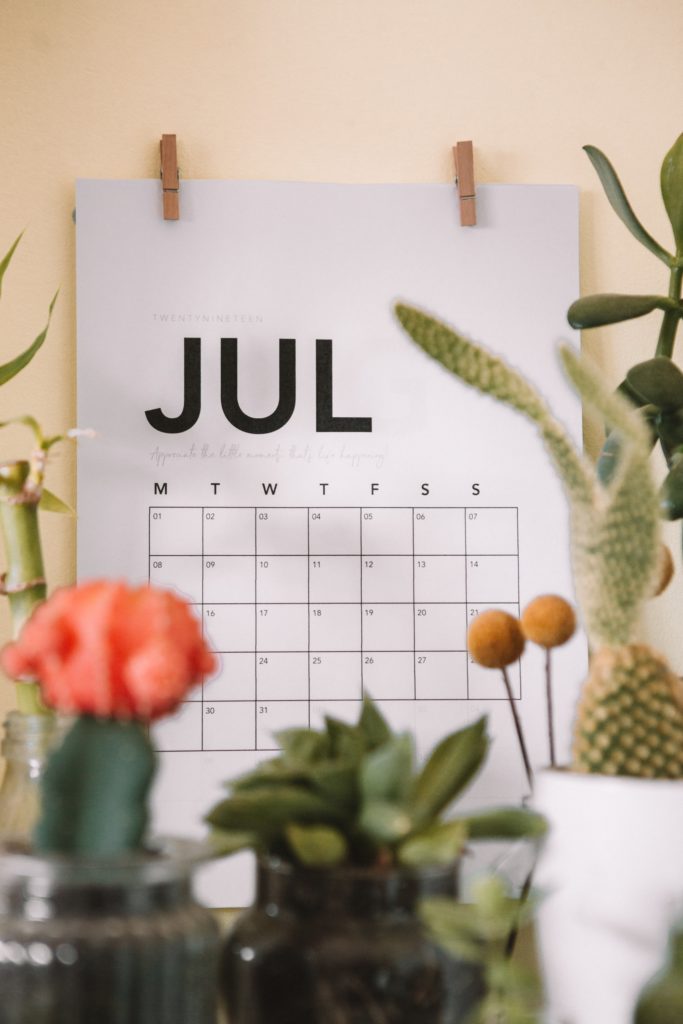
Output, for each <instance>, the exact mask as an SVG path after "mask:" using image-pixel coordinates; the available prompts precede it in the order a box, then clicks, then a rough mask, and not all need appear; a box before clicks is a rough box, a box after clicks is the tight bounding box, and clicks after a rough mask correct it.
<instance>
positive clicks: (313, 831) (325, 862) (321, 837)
mask: <svg viewBox="0 0 683 1024" xmlns="http://www.w3.org/2000/svg"><path fill="white" fill-rule="evenodd" d="M285 835H286V837H287V842H288V843H289V846H290V849H291V850H292V853H294V855H295V857H296V858H297V860H298V861H300V863H301V864H305V865H306V866H307V867H316V868H318V867H319V868H322V867H325V868H329V867H334V866H335V865H336V864H341V863H342V861H343V860H345V859H346V855H347V853H348V847H347V844H346V839H345V838H344V836H343V835H342V834H341V832H338V831H337V830H336V829H334V828H329V827H328V826H326V825H309V826H304V825H290V826H289V827H288V828H287V829H285Z"/></svg>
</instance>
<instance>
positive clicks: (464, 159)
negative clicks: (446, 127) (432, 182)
mask: <svg viewBox="0 0 683 1024" xmlns="http://www.w3.org/2000/svg"><path fill="white" fill-rule="evenodd" d="M453 160H454V161H455V180H456V183H457V185H458V195H459V197H460V224H461V226H462V227H464V228H472V227H474V226H475V225H476V223H477V200H476V197H475V189H474V151H473V149H472V143H471V141H468V142H458V143H457V145H455V146H453Z"/></svg>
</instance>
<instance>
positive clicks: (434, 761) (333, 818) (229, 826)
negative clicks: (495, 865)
mask: <svg viewBox="0 0 683 1024" xmlns="http://www.w3.org/2000/svg"><path fill="white" fill-rule="evenodd" d="M276 738H277V741H278V743H279V745H280V748H281V752H280V753H279V754H278V755H277V756H276V757H274V758H272V759H271V760H269V761H265V762H263V763H262V764H260V765H259V766H258V767H257V768H256V769H254V770H253V771H251V772H249V773H248V774H246V775H243V776H241V777H240V778H238V779H236V780H235V781H233V782H231V783H230V784H229V790H230V792H229V795H228V796H227V797H226V799H224V800H221V801H220V802H219V803H218V804H217V805H216V806H215V807H214V808H213V809H212V810H211V812H210V814H209V816H208V821H209V823H210V825H211V826H212V829H213V837H214V841H215V843H216V847H217V849H218V850H219V851H220V852H222V853H232V852H235V851H237V850H240V849H244V848H251V849H254V850H256V851H257V852H258V853H260V854H263V855H271V856H276V857H280V858H282V859H284V860H287V861H290V862H294V863H297V864H300V865H303V866H306V867H310V868H327V867H333V866H337V865H342V864H352V865H359V866H368V867H376V868H380V869H382V868H391V867H417V866H419V865H423V864H447V863H450V862H453V861H455V859H456V858H457V857H458V856H459V855H460V853H461V852H462V850H463V848H464V847H465V845H466V843H467V841H468V840H469V839H473V840H475V839H489V838H519V837H531V838H533V837H538V836H540V835H542V833H543V831H544V828H545V825H544V821H543V819H542V818H541V817H539V816H538V815H537V814H534V813H533V812H531V811H527V810H525V809H523V808H514V807H510V808H500V809H491V810H484V811H481V812H479V813H475V814H459V815H456V816H451V815H449V816H448V818H446V817H445V812H446V811H447V810H448V809H449V807H450V805H451V804H452V803H453V802H454V801H455V800H456V798H457V797H459V796H460V795H461V793H462V792H463V791H464V789H465V788H466V787H467V786H468V784H469V783H470V782H471V781H472V779H473V778H474V777H475V775H476V774H477V773H478V772H479V770H480V768H481V767H482V765H483V763H484V760H485V758H486V754H487V751H488V748H489V739H488V736H487V733H486V719H485V718H481V719H479V720H478V721H477V722H475V723H474V724H472V725H469V726H466V727H465V728H463V729H460V730H458V731H457V732H453V733H451V734H450V735H448V736H446V737H445V738H444V739H443V740H441V742H440V743H439V744H438V745H437V746H436V747H435V748H434V750H433V751H432V753H431V755H430V756H429V757H428V758H427V760H426V762H425V763H424V765H423V766H422V767H421V768H417V766H416V763H415V754H414V750H413V742H412V738H411V737H410V736H409V735H408V734H405V733H402V734H396V733H395V732H393V731H392V730H391V728H390V727H389V725H388V724H387V722H386V720H385V719H384V717H383V716H382V714H381V713H380V711H379V709H378V707H377V705H376V704H374V703H373V701H372V700H371V699H369V698H368V697H366V698H365V700H364V702H363V706H362V710H361V714H360V717H359V719H358V722H357V723H356V724H355V725H349V724H346V723H344V722H341V721H339V720H338V719H336V718H331V717H327V718H326V719H325V724H324V726H323V727H322V728H321V729H319V730H318V729H306V728H301V729H286V730H284V731H282V732H279V733H278V734H277V737H276Z"/></svg>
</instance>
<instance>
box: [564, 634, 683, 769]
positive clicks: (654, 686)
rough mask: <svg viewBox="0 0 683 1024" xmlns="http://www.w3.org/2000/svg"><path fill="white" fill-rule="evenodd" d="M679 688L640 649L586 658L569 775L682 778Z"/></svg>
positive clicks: (653, 656) (656, 657)
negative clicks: (586, 672) (588, 662)
mask: <svg viewBox="0 0 683 1024" xmlns="http://www.w3.org/2000/svg"><path fill="white" fill-rule="evenodd" d="M682 699H683V683H682V682H681V680H680V679H679V678H678V677H677V676H676V675H674V673H673V672H672V671H671V669H670V668H669V666H668V664H667V663H666V661H665V660H664V658H663V657H662V656H661V655H660V654H658V653H657V652H656V651H653V650H652V649H651V648H650V647H647V646H645V645H644V644H626V645H623V646H619V647H602V648H601V649H600V650H599V651H597V652H596V653H595V654H594V655H593V657H592V658H591V667H590V673H589V676H588V679H587V680H586V683H585V685H584V688H583V692H582V696H581V701H580V703H579V708H578V714H577V719H576V724H575V728H574V748H573V764H572V768H573V769H574V771H579V772H599V773H601V774H604V775H634V776H639V777H641V778H665V779H680V778H683V710H682V707H683V705H682V703H681V702H682Z"/></svg>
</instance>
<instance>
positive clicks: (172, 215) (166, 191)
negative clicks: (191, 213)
mask: <svg viewBox="0 0 683 1024" xmlns="http://www.w3.org/2000/svg"><path fill="white" fill-rule="evenodd" d="M161 188H162V195H163V197H164V220H179V219H180V203H179V200H178V193H179V191H180V177H179V175H178V152H177V149H176V138H175V135H162V136H161Z"/></svg>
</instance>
